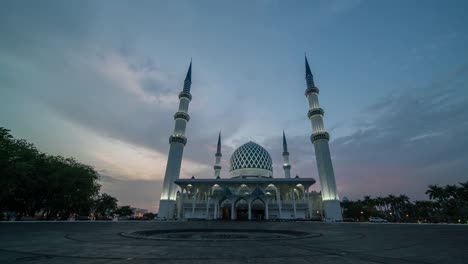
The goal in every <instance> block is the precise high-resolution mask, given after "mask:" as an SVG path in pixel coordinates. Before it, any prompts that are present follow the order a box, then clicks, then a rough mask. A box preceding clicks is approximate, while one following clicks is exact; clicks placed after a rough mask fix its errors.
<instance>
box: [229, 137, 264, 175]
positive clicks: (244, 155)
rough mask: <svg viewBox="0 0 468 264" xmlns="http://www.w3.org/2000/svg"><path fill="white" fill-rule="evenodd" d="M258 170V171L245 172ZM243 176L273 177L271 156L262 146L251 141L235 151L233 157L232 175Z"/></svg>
mask: <svg viewBox="0 0 468 264" xmlns="http://www.w3.org/2000/svg"><path fill="white" fill-rule="evenodd" d="M245 169H257V170H245ZM236 170H240V171H238V172H237V173H234V176H241V175H243V174H245V173H247V174H249V175H252V176H253V175H256V174H258V175H257V176H271V175H272V173H273V166H272V160H271V156H270V154H269V153H268V152H267V151H266V150H265V149H264V148H263V147H262V146H260V145H258V144H257V143H254V142H252V141H249V142H247V143H245V144H244V145H242V146H240V147H239V148H238V149H236V150H235V151H234V153H233V154H232V156H231V168H230V171H231V173H233V172H235V171H236Z"/></svg>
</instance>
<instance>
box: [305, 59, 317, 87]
mask: <svg viewBox="0 0 468 264" xmlns="http://www.w3.org/2000/svg"><path fill="white" fill-rule="evenodd" d="M305 68H306V74H305V78H306V82H307V88H313V87H315V83H314V75H312V71H311V70H310V66H309V61H307V56H305Z"/></svg>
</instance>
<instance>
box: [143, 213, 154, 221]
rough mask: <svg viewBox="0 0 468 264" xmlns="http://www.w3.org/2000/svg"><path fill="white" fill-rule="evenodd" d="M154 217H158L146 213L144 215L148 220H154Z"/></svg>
mask: <svg viewBox="0 0 468 264" xmlns="http://www.w3.org/2000/svg"><path fill="white" fill-rule="evenodd" d="M154 217H156V215H155V214H153V213H145V214H144V215H143V218H146V219H149V220H153V219H154Z"/></svg>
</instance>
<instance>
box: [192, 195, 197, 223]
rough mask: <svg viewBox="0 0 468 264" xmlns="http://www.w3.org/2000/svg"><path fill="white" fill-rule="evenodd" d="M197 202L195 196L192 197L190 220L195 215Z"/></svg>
mask: <svg viewBox="0 0 468 264" xmlns="http://www.w3.org/2000/svg"><path fill="white" fill-rule="evenodd" d="M196 201H197V198H196V195H194V196H193V197H192V218H193V217H194V214H195V203H196Z"/></svg>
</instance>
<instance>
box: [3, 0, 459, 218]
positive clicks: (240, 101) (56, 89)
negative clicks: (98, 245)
mask: <svg viewBox="0 0 468 264" xmlns="http://www.w3.org/2000/svg"><path fill="white" fill-rule="evenodd" d="M467 10H468V4H467V3H466V1H353V0H346V1H345V0H342V1H273V0H271V1H267V0H264V1H89V2H88V1H74V2H70V1H2V3H1V8H0V40H1V41H0V92H1V93H0V126H4V127H7V128H9V129H11V130H12V133H13V134H14V135H15V136H17V137H21V138H25V139H27V140H29V141H31V142H34V143H35V144H36V145H37V146H38V147H39V148H40V149H41V150H43V151H46V152H48V153H51V154H60V155H65V156H73V157H76V158H78V159H79V160H80V161H82V162H85V163H88V164H91V165H93V166H95V167H96V169H97V170H98V171H99V172H100V173H101V174H102V175H103V177H102V185H103V191H105V192H108V193H110V194H112V195H114V196H116V197H117V198H119V200H120V202H121V204H132V205H134V206H138V207H144V208H149V209H151V210H155V207H156V205H157V202H158V199H159V195H160V191H161V190H160V185H161V181H162V177H163V175H164V168H165V162H166V155H167V152H168V149H169V146H168V136H169V135H170V133H171V132H172V129H173V113H174V112H175V111H176V110H177V104H178V102H177V94H178V92H179V91H180V90H181V89H182V83H183V79H184V77H185V73H186V70H187V67H188V63H189V61H190V59H191V58H193V84H192V95H193V101H192V103H191V108H190V115H191V121H190V123H189V124H188V130H187V137H188V140H189V143H188V144H187V146H186V150H185V154H184V155H185V156H184V157H185V159H184V162H183V169H182V175H181V177H190V176H191V175H195V176H196V177H200V178H208V177H212V175H213V171H212V165H213V162H214V151H215V143H216V140H217V133H218V131H220V130H221V131H222V133H223V154H224V156H223V159H224V161H223V162H224V163H223V165H224V168H223V171H222V176H224V177H227V176H228V170H227V169H228V159H229V157H230V154H231V153H232V151H233V150H234V149H235V148H237V147H238V146H240V145H241V144H243V143H245V142H246V141H248V140H253V141H256V142H258V143H260V144H262V145H263V146H264V147H265V148H266V149H267V150H268V151H269V152H270V154H271V155H272V157H273V160H274V162H275V167H274V175H275V177H283V173H282V171H281V167H280V165H281V161H280V160H281V133H282V130H283V129H284V130H285V131H286V135H287V137H288V141H289V145H290V147H289V151H290V153H291V163H292V173H293V174H299V175H300V176H301V177H314V178H315V179H317V180H318V175H317V170H316V165H315V157H314V152H313V147H312V145H311V143H310V141H309V136H310V133H311V126H310V123H309V121H308V120H307V117H306V113H307V110H308V109H307V102H306V98H305V97H304V90H305V80H304V71H305V70H304V53H307V55H308V58H309V62H310V63H311V68H312V71H313V72H314V75H315V80H316V84H317V85H318V86H319V88H320V91H321V92H320V102H321V105H322V107H323V108H324V110H325V125H326V127H327V129H328V130H329V131H330V134H331V138H332V140H331V142H330V144H331V151H332V155H333V161H334V165H335V172H336V177H337V182H338V185H339V189H340V190H339V191H340V194H341V196H347V197H349V198H353V199H354V198H360V197H362V195H363V194H371V195H386V194H390V193H393V194H400V193H406V194H408V195H409V196H410V197H411V198H413V199H423V198H425V195H424V191H425V190H426V187H427V185H428V184H454V183H457V182H459V181H465V180H467V179H468V175H467V173H466V171H467V170H468V152H467V151H466V149H467V147H468V140H467V138H466V133H467V131H468V119H467V118H466V116H468V110H466V106H467V105H468V89H467V88H468V85H467V84H468V48H467V47H468V30H467V29H466V25H468V18H467V17H466V15H465V14H466V11H467ZM318 186H319V185H318V184H317V185H316V187H315V189H318Z"/></svg>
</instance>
